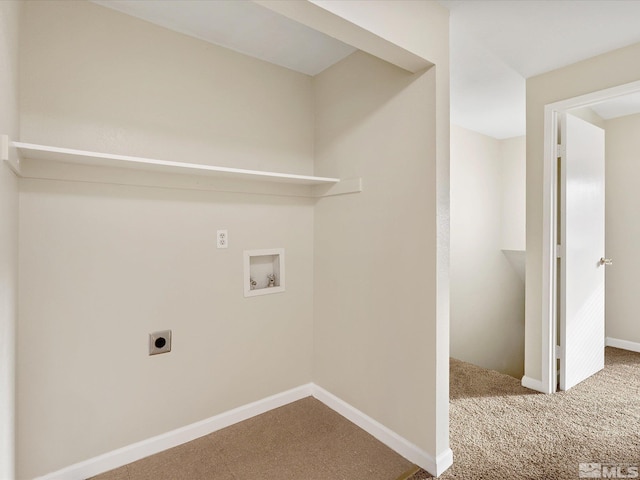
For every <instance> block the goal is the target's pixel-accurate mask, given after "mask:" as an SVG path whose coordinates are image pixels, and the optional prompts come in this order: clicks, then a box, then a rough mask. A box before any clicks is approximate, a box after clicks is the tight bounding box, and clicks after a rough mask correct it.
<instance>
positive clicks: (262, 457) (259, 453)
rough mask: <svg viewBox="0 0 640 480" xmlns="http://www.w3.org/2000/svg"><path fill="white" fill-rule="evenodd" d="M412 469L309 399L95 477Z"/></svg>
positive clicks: (350, 478)
mask: <svg viewBox="0 0 640 480" xmlns="http://www.w3.org/2000/svg"><path fill="white" fill-rule="evenodd" d="M415 470H416V468H415V466H414V465H413V464H412V463H411V462H409V461H408V460H406V459H404V458H403V457H401V456H400V455H398V454H397V453H395V452H393V451H392V450H390V449H389V448H388V447H386V446H385V445H383V444H382V443H380V442H379V441H378V440H376V439H375V438H373V437H372V436H371V435H369V434H368V433H366V432H365V431H364V430H362V429H360V428H359V427H357V426H356V425H354V424H353V423H351V422H349V421H348V420H346V419H345V418H343V417H342V416H340V415H339V414H337V413H335V412H334V411H333V410H331V409H330V408H328V407H326V406H325V405H324V404H322V403H321V402H319V401H318V400H315V399H314V398H311V397H309V398H305V399H303V400H300V401H297V402H294V403H291V404H289V405H286V406H284V407H281V408H277V409H275V410H272V411H270V412H267V413H265V414H262V415H259V416H257V417H254V418H251V419H249V420H246V421H244V422H241V423H238V424H236V425H232V426H231V427H228V428H225V429H223V430H220V431H218V432H214V433H212V434H211V435H207V436H205V437H202V438H199V439H197V440H194V441H192V442H189V443H186V444H184V445H181V446H179V447H176V448H172V449H170V450H167V451H164V452H162V453H159V454H157V455H153V456H150V457H147V458H144V459H142V460H139V461H137V462H134V463H131V464H129V465H126V466H124V467H121V468H118V469H116V470H112V471H111V472H107V473H104V474H102V475H98V476H96V477H93V478H94V479H95V480H396V479H398V478H402V479H406V478H407V477H408V476H410V474H411V473H413V472H415ZM409 471H410V472H411V473H407V472H409Z"/></svg>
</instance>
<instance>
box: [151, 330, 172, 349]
mask: <svg viewBox="0 0 640 480" xmlns="http://www.w3.org/2000/svg"><path fill="white" fill-rule="evenodd" d="M170 351H171V330H162V331H160V332H153V333H150V334H149V355H158V354H159V353H168V352H170Z"/></svg>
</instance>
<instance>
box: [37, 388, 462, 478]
mask: <svg viewBox="0 0 640 480" xmlns="http://www.w3.org/2000/svg"><path fill="white" fill-rule="evenodd" d="M309 396H313V397H315V398H316V399H318V400H319V401H321V402H322V403H324V404H325V405H326V406H328V407H329V408H331V409H332V410H334V411H336V412H337V413H339V414H340V415H342V416H343V417H345V418H346V419H348V420H350V421H351V422H353V423H355V424H356V425H358V426H359V427H360V428H362V429H363V430H364V431H366V432H367V433H369V434H370V435H372V436H374V437H375V438H377V439H378V440H380V441H381V442H382V443H384V444H385V445H387V446H388V447H389V448H391V449H392V450H394V451H396V452H397V453H399V454H400V455H402V456H403V457H405V458H406V459H407V460H409V461H411V462H413V463H415V464H416V465H418V466H420V467H422V468H424V469H425V470H427V471H428V472H429V473H431V474H433V475H440V474H441V473H443V472H444V471H445V470H446V469H447V468H449V467H450V466H451V465H452V464H453V453H452V451H451V449H447V450H445V451H444V452H442V453H441V454H439V455H438V456H437V457H436V458H435V459H434V458H433V457H432V456H431V455H429V454H428V453H427V452H425V451H423V450H421V449H420V448H419V447H417V446H416V445H414V444H413V443H411V442H409V441H408V440H406V439H405V438H403V437H401V436H400V435H398V434H397V433H395V432H394V431H392V430H390V429H389V428H387V427H385V426H384V425H382V424H381V423H379V422H378V421H376V420H374V419H373V418H371V417H369V416H368V415H366V414H364V413H363V412H361V411H360V410H358V409H357V408H355V407H353V406H351V405H349V404H348V403H346V402H344V401H343V400H341V399H339V398H338V397H336V396H335V395H333V394H331V393H329V392H328V391H326V390H325V389H324V388H322V387H319V386H318V385H315V384H313V383H308V384H306V385H302V386H300V387H297V388H294V389H291V390H288V391H286V392H282V393H279V394H277V395H273V396H271V397H267V398H264V399H262V400H258V401H257V402H253V403H250V404H248V405H244V406H242V407H238V408H235V409H233V410H229V411H228V412H224V413H221V414H220V415H216V416H213V417H211V418H208V419H205V420H202V421H200V422H196V423H192V424H191V425H187V426H185V427H181V428H178V429H176V430H172V431H170V432H167V433H163V434H161V435H158V436H155V437H152V438H149V439H147V440H143V441H141V442H137V443H134V444H132V445H128V446H126V447H123V448H119V449H117V450H113V451H112V452H108V453H105V454H103V455H100V456H97V457H94V458H91V459H89V460H85V461H83V462H80V463H76V464H74V465H71V466H69V467H66V468H63V469H62V470H58V471H56V472H53V473H49V474H47V475H44V476H42V477H38V478H37V479H36V480H82V479H85V478H88V477H92V476H95V475H99V474H101V473H104V472H108V471H109V470H113V469H114V468H118V467H122V466H123V465H126V464H128V463H131V462H135V461H137V460H140V459H142V458H145V457H148V456H150V455H154V454H156V453H160V452H162V451H164V450H167V449H169V448H173V447H177V446H178V445H182V444H183V443H186V442H190V441H192V440H195V439H197V438H200V437H203V436H205V435H208V434H210V433H213V432H215V431H217V430H221V429H223V428H225V427H228V426H231V425H233V424H235V423H238V422H242V421H243V420H247V419H249V418H252V417H255V416H256V415H260V414H262V413H265V412H268V411H269V410H273V409H274V408H278V407H282V406H284V405H287V404H289V403H292V402H295V401H297V400H300V399H302V398H305V397H309Z"/></svg>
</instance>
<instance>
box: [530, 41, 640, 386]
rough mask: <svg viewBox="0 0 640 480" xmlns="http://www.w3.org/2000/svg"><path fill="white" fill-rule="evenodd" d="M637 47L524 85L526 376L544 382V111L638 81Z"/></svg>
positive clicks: (638, 54) (588, 61)
mask: <svg viewBox="0 0 640 480" xmlns="http://www.w3.org/2000/svg"><path fill="white" fill-rule="evenodd" d="M639 57H640V44H635V45H631V46H629V47H625V48H622V49H619V50H615V51H613V52H609V53H607V54H604V55H600V56H597V57H593V58H591V59H588V60H585V61H582V62H579V63H576V64H573V65H569V66H567V67H564V68H561V69H558V70H554V71H552V72H549V73H545V74H543V75H539V76H536V77H532V78H529V79H528V80H527V281H526V320H525V323H526V325H525V336H526V337H525V375H526V376H528V377H530V378H531V379H534V380H541V378H542V357H541V351H542V341H541V338H542V337H541V335H542V330H541V327H542V245H543V238H542V205H543V197H542V192H543V182H544V180H543V165H544V106H545V105H547V104H549V103H553V102H556V101H560V100H564V99H568V98H573V97H576V96H578V95H582V94H586V93H590V92H596V91H599V90H602V89H605V88H609V87H614V86H617V85H622V84H625V83H630V82H633V81H637V80H640V62H638V61H637V59H638V58H639Z"/></svg>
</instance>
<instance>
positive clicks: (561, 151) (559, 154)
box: [556, 144, 567, 158]
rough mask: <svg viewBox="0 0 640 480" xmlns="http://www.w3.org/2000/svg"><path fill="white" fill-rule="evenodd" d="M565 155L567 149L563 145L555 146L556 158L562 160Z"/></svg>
mask: <svg viewBox="0 0 640 480" xmlns="http://www.w3.org/2000/svg"><path fill="white" fill-rule="evenodd" d="M566 154H567V148H566V147H565V146H564V145H562V144H559V145H556V157H558V158H564V157H565V156H566Z"/></svg>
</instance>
